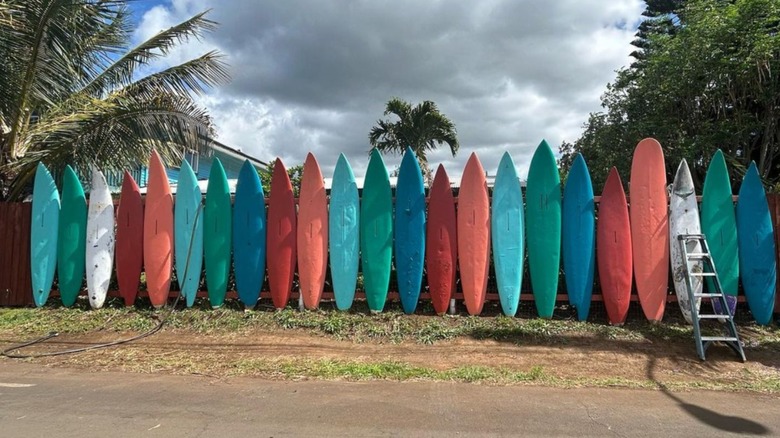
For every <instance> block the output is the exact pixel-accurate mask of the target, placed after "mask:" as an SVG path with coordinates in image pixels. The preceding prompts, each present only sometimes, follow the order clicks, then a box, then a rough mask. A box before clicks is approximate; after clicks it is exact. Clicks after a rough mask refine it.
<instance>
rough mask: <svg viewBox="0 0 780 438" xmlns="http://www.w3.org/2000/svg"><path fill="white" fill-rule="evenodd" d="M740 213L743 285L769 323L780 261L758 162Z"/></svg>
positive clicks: (756, 312) (745, 183)
mask: <svg viewBox="0 0 780 438" xmlns="http://www.w3.org/2000/svg"><path fill="white" fill-rule="evenodd" d="M736 216H737V239H738V242H739V264H740V265H741V268H742V269H741V270H740V271H741V276H742V287H743V288H744V290H745V297H746V298H747V302H748V306H750V312H751V313H752V314H753V317H754V318H755V320H756V322H757V323H759V324H762V325H766V324H769V323H770V322H772V311H773V309H774V303H775V285H776V283H777V265H776V263H775V241H774V234H773V233H772V219H771V216H770V214H769V206H768V204H767V201H766V194H765V192H764V186H763V185H762V184H761V178H760V177H759V176H758V169H756V163H754V162H751V163H750V167H749V168H748V171H747V173H746V174H745V179H744V180H742V187H740V189H739V200H738V201H737V215H736ZM708 242H709V240H708Z"/></svg>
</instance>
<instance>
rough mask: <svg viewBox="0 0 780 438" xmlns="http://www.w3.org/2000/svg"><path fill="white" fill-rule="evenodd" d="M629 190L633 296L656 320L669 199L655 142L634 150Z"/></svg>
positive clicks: (665, 287) (662, 290)
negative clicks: (634, 285)
mask: <svg viewBox="0 0 780 438" xmlns="http://www.w3.org/2000/svg"><path fill="white" fill-rule="evenodd" d="M629 190H630V192H631V211H630V216H631V246H632V248H633V251H634V255H633V257H634V275H635V277H636V293H637V295H638V296H639V303H640V304H641V305H642V310H643V311H644V314H645V317H646V318H647V319H648V320H650V321H660V320H661V319H663V317H664V308H665V307H666V295H667V294H668V292H669V214H668V210H669V199H668V197H667V194H666V165H665V164H664V152H663V150H662V149H661V145H660V144H659V143H658V142H657V141H656V140H655V139H652V138H646V139H644V140H642V141H640V142H639V144H638V145H637V147H636V149H635V150H634V158H633V161H632V162H631V182H630V184H629Z"/></svg>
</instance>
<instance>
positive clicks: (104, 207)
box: [86, 167, 114, 309]
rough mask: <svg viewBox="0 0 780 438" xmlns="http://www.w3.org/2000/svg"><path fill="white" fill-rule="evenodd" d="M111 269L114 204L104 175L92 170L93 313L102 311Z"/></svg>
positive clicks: (90, 277)
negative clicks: (95, 310)
mask: <svg viewBox="0 0 780 438" xmlns="http://www.w3.org/2000/svg"><path fill="white" fill-rule="evenodd" d="M113 267H114V203H113V201H112V200H111V192H110V191H109V189H108V184H107V183H106V177H105V176H103V172H101V171H99V170H98V169H96V168H94V167H93V168H92V187H91V189H90V192H89V210H88V212H87V263H86V270H87V292H88V294H89V304H90V306H92V308H93V309H99V308H101V307H103V303H104V302H105V301H106V294H107V293H108V284H109V282H110V281H111V271H112V269H113Z"/></svg>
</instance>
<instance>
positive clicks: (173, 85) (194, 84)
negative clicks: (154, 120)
mask: <svg viewBox="0 0 780 438" xmlns="http://www.w3.org/2000/svg"><path fill="white" fill-rule="evenodd" d="M223 59H224V57H223V56H222V55H221V54H220V53H219V52H217V51H211V52H208V53H206V54H205V55H203V56H201V57H199V58H195V59H193V60H191V61H188V62H185V63H183V64H179V65H176V66H173V67H170V68H168V69H166V70H163V71H161V72H157V73H154V74H151V75H149V76H147V77H145V78H142V79H139V80H137V81H135V82H133V83H131V84H130V85H128V86H127V87H125V88H124V89H123V90H122V91H123V93H126V94H130V95H134V96H144V97H146V98H150V97H153V96H156V95H158V94H160V93H171V94H175V95H189V94H190V93H194V94H202V93H203V92H205V91H206V90H207V89H208V88H211V87H214V86H217V85H221V84H225V83H227V82H228V81H229V80H230V73H229V72H228V67H227V64H226V63H225V62H224V61H223Z"/></svg>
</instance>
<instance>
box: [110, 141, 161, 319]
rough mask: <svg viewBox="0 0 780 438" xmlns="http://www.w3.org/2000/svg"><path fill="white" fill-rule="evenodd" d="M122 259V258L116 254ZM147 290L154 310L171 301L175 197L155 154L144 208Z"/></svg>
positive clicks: (150, 167)
mask: <svg viewBox="0 0 780 438" xmlns="http://www.w3.org/2000/svg"><path fill="white" fill-rule="evenodd" d="M117 256H118V257H122V254H117ZM144 268H145V270H146V289H147V290H148V292H149V300H150V301H151V302H152V306H154V307H157V308H159V307H162V306H164V305H165V303H166V302H167V301H168V292H169V291H170V288H171V270H172V268H173V196H171V186H170V185H169V184H168V176H167V175H166V174H165V166H163V163H162V160H161V159H160V155H158V154H157V151H152V157H151V159H150V160H149V183H148V185H147V187H146V205H145V208H144Z"/></svg>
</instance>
